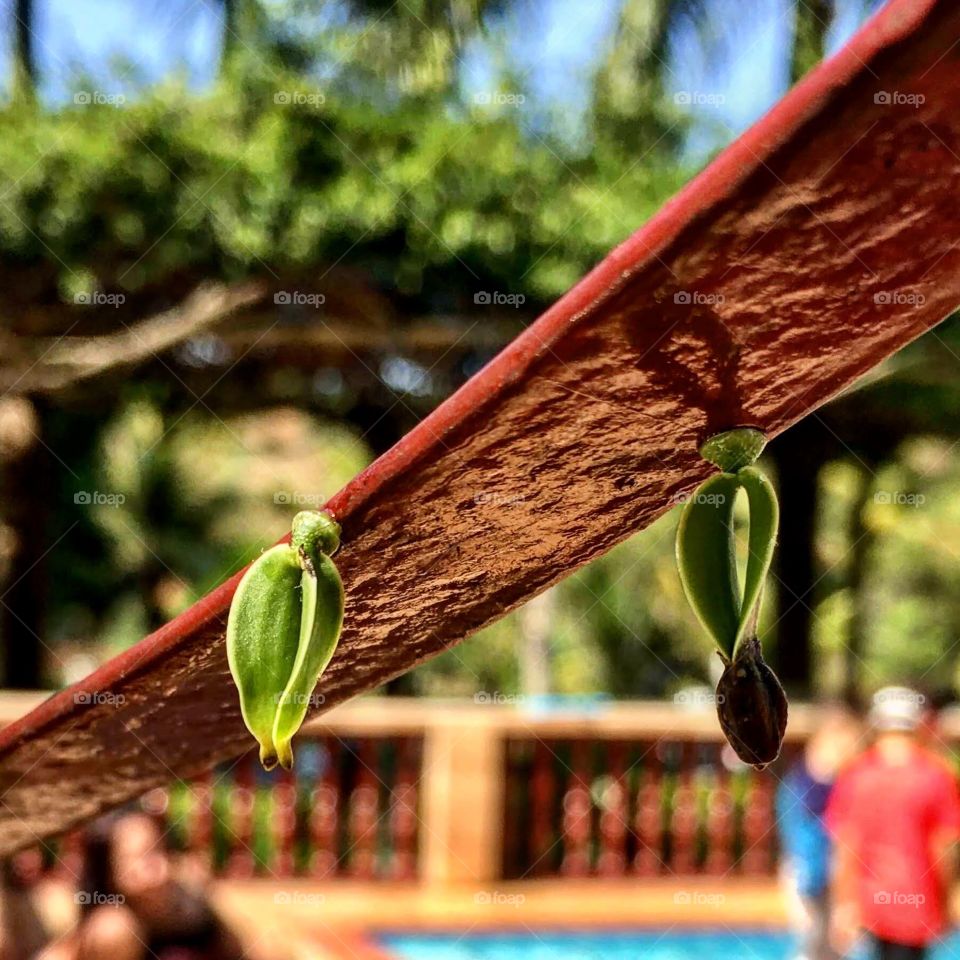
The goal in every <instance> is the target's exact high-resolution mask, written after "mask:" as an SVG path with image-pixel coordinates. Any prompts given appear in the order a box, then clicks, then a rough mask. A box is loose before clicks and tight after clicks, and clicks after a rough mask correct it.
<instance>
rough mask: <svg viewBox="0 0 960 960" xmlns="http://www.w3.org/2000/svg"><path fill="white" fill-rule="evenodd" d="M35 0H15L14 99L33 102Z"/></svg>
mask: <svg viewBox="0 0 960 960" xmlns="http://www.w3.org/2000/svg"><path fill="white" fill-rule="evenodd" d="M33 14H34V4H33V0H14V4H13V72H14V78H13V89H14V99H16V100H32V99H33V98H34V94H35V93H36V87H37V63H36V57H35V55H34V51H35V43H34V33H33V32H34V28H35V27H36V22H35V20H36V18H35V17H34V15H33Z"/></svg>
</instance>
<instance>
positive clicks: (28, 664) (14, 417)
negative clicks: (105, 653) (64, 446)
mask: <svg viewBox="0 0 960 960" xmlns="http://www.w3.org/2000/svg"><path fill="white" fill-rule="evenodd" d="M13 404H17V405H19V406H18V407H17V408H14V407H13ZM0 419H2V420H3V423H2V424H0V428H2V429H0V448H2V451H3V458H2V460H3V467H2V476H0V487H2V490H3V497H2V511H3V514H2V516H3V527H4V530H3V532H4V538H3V539H4V541H5V543H6V544H7V549H6V550H5V553H6V557H5V559H6V563H4V568H5V573H6V576H5V578H4V580H3V581H2V583H0V642H2V650H3V683H4V684H5V685H6V686H7V687H9V688H12V689H20V690H36V689H38V688H40V687H42V686H43V679H44V678H43V656H42V654H43V650H42V648H43V641H42V640H41V637H42V635H43V610H44V602H45V594H46V577H45V568H46V564H45V557H46V554H47V552H48V550H49V548H50V544H49V543H48V542H47V522H46V521H47V516H48V505H49V503H50V497H51V495H52V494H51V484H50V482H49V478H50V476H51V471H50V458H49V455H48V454H47V452H46V450H45V449H44V447H43V443H42V442H41V438H42V436H43V426H42V422H43V421H42V417H41V416H40V415H39V411H38V410H36V408H35V407H34V406H33V405H31V404H30V402H29V401H27V400H24V399H23V398H18V399H17V400H9V401H7V402H6V404H5V408H4V411H3V412H2V417H0ZM15 433H16V434H17V435H16V436H14V434H15Z"/></svg>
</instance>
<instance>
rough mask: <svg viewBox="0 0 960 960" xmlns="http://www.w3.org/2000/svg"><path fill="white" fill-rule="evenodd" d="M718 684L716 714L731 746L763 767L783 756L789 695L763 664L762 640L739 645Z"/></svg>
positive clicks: (749, 760) (743, 758) (748, 641)
mask: <svg viewBox="0 0 960 960" xmlns="http://www.w3.org/2000/svg"><path fill="white" fill-rule="evenodd" d="M721 657H722V659H723V661H724V663H725V664H726V666H725V667H724V671H723V675H722V676H721V677H720V682H719V683H718V684H717V716H718V717H719V718H720V726H721V728H722V729H723V732H724V735H725V736H726V738H727V740H728V741H729V743H730V746H731V747H733V749H734V750H735V751H736V754H737V756H738V757H739V758H740V759H741V760H742V761H743V762H744V763H750V764H752V765H753V766H754V767H756V768H757V769H758V770H762V769H763V768H764V767H765V766H766V765H767V764H768V763H773V761H774V760H776V759H777V757H778V756H779V755H780V745H781V744H782V743H783V734H784V732H785V731H786V729H787V697H786V694H785V693H784V692H783V687H781V686H780V681H779V680H778V679H777V675H776V674H775V673H774V672H773V671H772V670H771V669H770V668H769V667H768V666H767V665H766V663H764V660H763V654H762V652H761V650H760V641H759V640H757V638H756V637H751V638H750V639H749V640H745V641H744V642H743V643H741V644H740V647H739V649H738V650H737V655H736V659H734V660H732V661H731V660H727V658H726V657H723V655H722V654H721Z"/></svg>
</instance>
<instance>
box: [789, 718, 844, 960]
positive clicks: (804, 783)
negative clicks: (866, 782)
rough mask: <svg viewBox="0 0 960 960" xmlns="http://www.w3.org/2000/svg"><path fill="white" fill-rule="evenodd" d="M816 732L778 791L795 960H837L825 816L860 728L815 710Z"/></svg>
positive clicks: (829, 852) (829, 849)
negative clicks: (832, 938) (832, 944)
mask: <svg viewBox="0 0 960 960" xmlns="http://www.w3.org/2000/svg"><path fill="white" fill-rule="evenodd" d="M814 709H816V710H817V713H818V723H817V727H816V730H815V731H814V732H813V734H812V735H811V736H810V739H809V740H808V741H807V744H806V746H805V748H804V751H803V754H802V755H801V757H800V759H799V760H797V761H796V763H794V765H793V766H792V767H790V769H789V770H788V771H787V773H786V776H784V778H783V780H781V782H780V786H779V787H778V789H777V830H778V833H779V836H780V851H781V873H782V876H783V880H784V883H785V885H786V887H787V890H788V895H789V898H790V904H791V911H790V912H791V919H792V925H793V927H794V930H795V932H796V934H797V940H798V949H797V953H796V955H795V956H796V958H797V960H835V958H836V956H837V954H836V953H835V952H834V951H833V950H832V948H831V947H830V939H829V935H830V869H831V862H832V859H831V846H830V837H829V835H828V834H827V829H826V826H825V824H824V819H823V818H824V812H825V811H826V808H827V800H828V798H829V796H830V790H831V787H832V786H833V781H834V779H835V777H836V775H837V773H838V772H839V770H840V768H841V767H842V766H843V765H844V764H845V763H846V762H847V761H848V760H850V759H851V758H852V757H853V756H854V754H855V753H856V752H857V749H858V747H859V745H860V740H861V736H862V727H861V724H860V723H859V721H858V719H857V717H856V716H855V714H854V713H853V712H852V711H851V710H849V709H848V708H846V707H844V706H840V705H830V706H824V707H820V708H814Z"/></svg>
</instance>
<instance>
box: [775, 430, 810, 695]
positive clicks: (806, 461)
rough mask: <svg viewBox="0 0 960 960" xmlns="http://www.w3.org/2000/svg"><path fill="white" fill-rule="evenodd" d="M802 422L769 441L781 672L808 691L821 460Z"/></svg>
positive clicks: (793, 689) (788, 683)
mask: <svg viewBox="0 0 960 960" xmlns="http://www.w3.org/2000/svg"><path fill="white" fill-rule="evenodd" d="M803 426H804V425H803V424H798V425H797V426H796V427H794V428H793V429H792V430H791V431H790V432H789V434H785V435H784V436H783V437H782V438H780V439H779V440H778V441H777V442H775V443H774V444H772V445H771V448H770V454H771V456H772V458H773V460H774V462H775V463H776V468H777V482H778V486H779V490H778V493H779V497H780V503H781V511H780V537H779V543H778V546H777V552H776V554H775V559H774V566H773V572H774V575H775V576H776V579H777V597H778V611H777V612H778V621H777V628H776V629H777V657H776V663H777V675H778V676H779V677H780V681H781V683H783V685H784V687H785V688H786V690H787V691H788V692H789V693H792V694H794V695H800V696H809V694H810V690H811V686H812V679H813V671H812V657H811V637H810V632H811V626H812V623H813V612H812V604H813V592H814V587H815V585H816V579H817V577H816V561H815V556H814V532H815V531H814V527H815V524H816V513H817V475H818V474H819V472H820V466H821V464H822V460H821V458H820V455H819V450H818V449H817V447H818V446H819V444H817V443H816V442H809V441H810V440H813V439H814V438H812V437H809V436H808V435H809V434H811V433H812V432H816V431H811V430H806V429H803Z"/></svg>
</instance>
